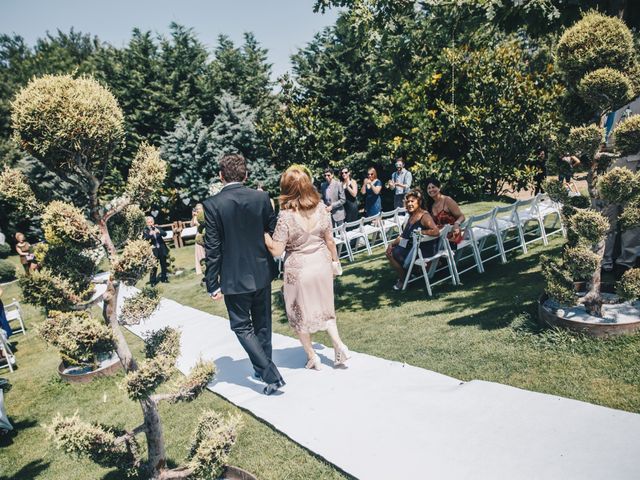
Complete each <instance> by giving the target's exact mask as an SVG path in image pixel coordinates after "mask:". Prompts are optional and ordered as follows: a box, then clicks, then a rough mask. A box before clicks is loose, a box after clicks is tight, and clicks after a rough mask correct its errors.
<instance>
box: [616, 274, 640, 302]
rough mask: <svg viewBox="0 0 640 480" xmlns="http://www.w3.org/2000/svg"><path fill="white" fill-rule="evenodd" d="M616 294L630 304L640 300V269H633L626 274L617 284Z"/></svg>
mask: <svg viewBox="0 0 640 480" xmlns="http://www.w3.org/2000/svg"><path fill="white" fill-rule="evenodd" d="M616 293H617V294H618V295H620V297H622V298H624V299H625V300H627V301H629V302H633V301H636V300H639V299H640V268H631V269H629V270H627V271H626V272H624V274H623V275H622V278H621V279H620V281H619V282H617V283H616Z"/></svg>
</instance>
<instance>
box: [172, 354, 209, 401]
mask: <svg viewBox="0 0 640 480" xmlns="http://www.w3.org/2000/svg"><path fill="white" fill-rule="evenodd" d="M215 374H216V365H215V363H213V362H212V361H208V362H205V361H203V360H202V359H201V360H199V361H198V363H196V364H195V365H194V367H193V368H192V369H191V371H190V372H189V375H187V376H186V377H184V378H183V379H181V380H180V381H179V382H178V385H177V386H176V388H175V390H174V391H175V393H174V397H173V401H174V402H179V401H180V402H190V401H192V400H195V399H196V398H197V397H198V396H199V395H200V394H201V393H202V392H203V391H204V390H205V389H206V388H207V385H208V384H209V382H211V381H212V380H213V377H214V376H215Z"/></svg>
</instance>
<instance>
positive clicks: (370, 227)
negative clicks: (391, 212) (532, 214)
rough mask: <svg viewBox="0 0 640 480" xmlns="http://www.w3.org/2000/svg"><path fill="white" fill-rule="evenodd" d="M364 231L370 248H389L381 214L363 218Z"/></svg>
mask: <svg viewBox="0 0 640 480" xmlns="http://www.w3.org/2000/svg"><path fill="white" fill-rule="evenodd" d="M362 231H363V232H364V234H365V235H366V236H367V240H368V241H369V247H370V248H373V247H377V246H379V245H384V246H385V247H386V246H387V238H386V237H385V235H384V227H383V226H382V214H381V213H379V214H377V215H372V216H371V217H366V218H363V219H362Z"/></svg>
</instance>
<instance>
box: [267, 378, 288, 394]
mask: <svg viewBox="0 0 640 480" xmlns="http://www.w3.org/2000/svg"><path fill="white" fill-rule="evenodd" d="M285 385H286V383H284V380H280V381H277V382H274V383H267V386H266V387H264V390H263V391H262V393H264V394H265V395H271V394H272V393H273V392H277V391H278V389H280V388H282V387H284V386H285Z"/></svg>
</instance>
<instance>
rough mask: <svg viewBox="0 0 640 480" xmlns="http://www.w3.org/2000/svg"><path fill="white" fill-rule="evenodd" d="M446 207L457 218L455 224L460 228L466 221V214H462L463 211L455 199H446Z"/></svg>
mask: <svg viewBox="0 0 640 480" xmlns="http://www.w3.org/2000/svg"><path fill="white" fill-rule="evenodd" d="M445 207H446V208H447V209H448V210H449V213H450V214H451V215H453V216H454V217H455V218H456V222H455V223H457V224H458V226H460V224H461V223H462V222H464V220H465V216H464V213H462V210H460V206H459V205H458V204H457V203H456V201H455V200H454V199H453V198H451V197H447V198H446V199H445Z"/></svg>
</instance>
